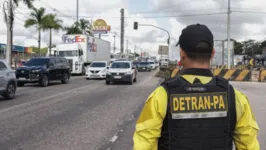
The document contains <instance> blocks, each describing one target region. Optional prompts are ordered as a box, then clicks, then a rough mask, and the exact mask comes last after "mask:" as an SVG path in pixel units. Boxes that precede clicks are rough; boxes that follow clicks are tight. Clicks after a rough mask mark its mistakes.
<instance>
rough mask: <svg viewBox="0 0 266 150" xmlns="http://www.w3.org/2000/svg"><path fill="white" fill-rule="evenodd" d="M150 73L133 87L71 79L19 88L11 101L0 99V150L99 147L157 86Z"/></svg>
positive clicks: (77, 149) (157, 81) (103, 144)
mask: <svg viewBox="0 0 266 150" xmlns="http://www.w3.org/2000/svg"><path fill="white" fill-rule="evenodd" d="M155 73H156V71H152V72H140V73H139V74H138V81H137V83H134V84H133V85H125V84H115V85H105V81H104V80H86V79H85V77H72V78H71V80H70V83H69V84H67V85H63V84H60V83H52V84H51V85H50V86H48V87H45V88H42V87H39V86H38V85H27V86H25V87H22V88H18V90H17V94H16V98H15V99H14V100H10V101H4V100H1V98H0V100H1V101H0V135H1V136H0V149H1V150H9V149H10V150H17V149H23V150H37V149H38V150H59V149H69V150H85V149H86V150H96V149H102V148H104V147H106V146H107V145H109V143H108V142H109V141H110V140H113V141H115V138H113V137H114V135H115V134H116V133H117V132H118V131H120V129H123V128H124V126H125V125H126V124H127V123H128V122H129V121H130V120H131V119H132V118H133V115H134V114H135V112H136V111H137V110H138V108H140V107H141V106H142V105H143V103H144V102H145V100H146V98H147V97H148V95H149V93H150V92H151V91H153V89H154V88H155V87H156V86H157V84H158V83H159V78H155V77H154V76H155Z"/></svg>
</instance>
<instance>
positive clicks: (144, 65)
mask: <svg viewBox="0 0 266 150" xmlns="http://www.w3.org/2000/svg"><path fill="white" fill-rule="evenodd" d="M151 69H152V67H151V64H150V63H149V62H140V63H139V67H138V71H151Z"/></svg>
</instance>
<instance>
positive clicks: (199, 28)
mask: <svg viewBox="0 0 266 150" xmlns="http://www.w3.org/2000/svg"><path fill="white" fill-rule="evenodd" d="M201 42H204V43H207V44H208V46H209V48H207V51H200V49H197V48H196V47H197V45H198V44H199V43H201ZM177 45H180V47H181V48H182V49H183V50H184V51H185V52H187V53H196V54H199V55H200V54H203V55H204V54H210V53H211V52H212V50H213V35H212V32H211V30H210V29H209V28H208V27H207V26H206V25H201V24H193V25H189V26H187V27H186V28H185V29H183V30H182V33H181V35H180V37H179V41H178V43H177V44H176V46H177ZM205 50H206V49H205Z"/></svg>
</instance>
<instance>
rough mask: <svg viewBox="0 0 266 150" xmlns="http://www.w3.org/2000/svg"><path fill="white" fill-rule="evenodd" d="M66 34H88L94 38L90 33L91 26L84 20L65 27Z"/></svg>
mask: <svg viewBox="0 0 266 150" xmlns="http://www.w3.org/2000/svg"><path fill="white" fill-rule="evenodd" d="M64 30H65V31H66V34H89V35H91V36H94V35H93V33H92V24H91V23H90V22H89V21H88V20H85V19H80V20H79V22H75V23H74V24H73V25H71V26H69V27H65V28H64Z"/></svg>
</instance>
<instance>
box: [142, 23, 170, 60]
mask: <svg viewBox="0 0 266 150" xmlns="http://www.w3.org/2000/svg"><path fill="white" fill-rule="evenodd" d="M139 26H151V27H154V28H157V29H160V30H163V31H165V32H166V33H167V34H168V40H167V44H168V61H170V59H169V58H170V57H169V55H170V41H171V40H170V38H171V37H170V33H169V32H168V31H167V30H165V29H163V28H160V27H157V26H155V25H151V24H139Z"/></svg>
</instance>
